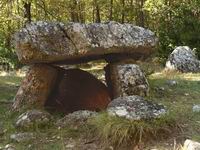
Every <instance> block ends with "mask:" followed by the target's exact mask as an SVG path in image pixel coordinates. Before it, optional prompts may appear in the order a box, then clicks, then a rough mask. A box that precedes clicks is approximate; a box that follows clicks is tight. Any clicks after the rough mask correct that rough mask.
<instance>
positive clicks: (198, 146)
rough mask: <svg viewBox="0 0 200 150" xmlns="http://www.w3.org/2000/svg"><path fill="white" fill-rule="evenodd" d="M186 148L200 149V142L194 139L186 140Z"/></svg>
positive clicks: (187, 149)
mask: <svg viewBox="0 0 200 150" xmlns="http://www.w3.org/2000/svg"><path fill="white" fill-rule="evenodd" d="M183 149H184V150H200V143H198V142H195V141H192V140H186V141H185V143H184V147H183Z"/></svg>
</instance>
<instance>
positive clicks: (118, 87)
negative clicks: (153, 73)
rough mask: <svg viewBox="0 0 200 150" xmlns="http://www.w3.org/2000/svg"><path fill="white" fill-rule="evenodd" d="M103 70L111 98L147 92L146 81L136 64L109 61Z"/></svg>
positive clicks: (142, 94)
mask: <svg viewBox="0 0 200 150" xmlns="http://www.w3.org/2000/svg"><path fill="white" fill-rule="evenodd" d="M105 71H106V82H107V84H108V88H109V90H110V93H111V96H112V98H117V97H122V96H131V95H140V96H146V95H147V94H148V92H149V84H148V81H147V79H146V77H145V75H144V73H143V72H142V70H141V69H140V67H139V66H138V65H135V64H123V63H110V64H108V65H107V66H106V67H105Z"/></svg>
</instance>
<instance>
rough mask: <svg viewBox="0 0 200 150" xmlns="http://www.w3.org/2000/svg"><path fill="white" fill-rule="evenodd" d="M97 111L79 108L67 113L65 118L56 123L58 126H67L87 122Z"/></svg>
mask: <svg viewBox="0 0 200 150" xmlns="http://www.w3.org/2000/svg"><path fill="white" fill-rule="evenodd" d="M96 115H97V112H94V111H88V110H79V111H75V112H73V113H70V114H68V115H66V116H65V117H64V118H62V119H60V120H58V121H57V123H56V125H57V126H58V127H66V126H68V125H72V126H73V127H74V125H77V124H80V125H81V124H82V123H84V122H86V121H87V120H88V119H89V118H92V117H95V116H96Z"/></svg>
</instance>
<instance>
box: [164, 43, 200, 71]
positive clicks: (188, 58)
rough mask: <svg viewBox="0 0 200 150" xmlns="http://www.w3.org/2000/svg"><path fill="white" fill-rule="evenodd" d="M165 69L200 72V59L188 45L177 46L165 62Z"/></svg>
mask: <svg viewBox="0 0 200 150" xmlns="http://www.w3.org/2000/svg"><path fill="white" fill-rule="evenodd" d="M166 69H169V70H177V71H180V72H194V73H195V72H200V61H199V60H198V59H197V57H196V56H195V54H194V52H193V51H192V50H191V49H190V48H189V47H188V46H179V47H177V48H176V49H175V50H174V51H173V52H172V53H171V54H170V56H169V58H168V61H167V62H166Z"/></svg>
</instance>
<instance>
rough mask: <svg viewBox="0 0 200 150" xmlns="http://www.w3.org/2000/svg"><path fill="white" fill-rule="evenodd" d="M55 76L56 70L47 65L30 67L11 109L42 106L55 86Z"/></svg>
mask: <svg viewBox="0 0 200 150" xmlns="http://www.w3.org/2000/svg"><path fill="white" fill-rule="evenodd" d="M57 75H58V71H57V69H56V68H54V67H51V66H49V65H44V64H36V65H33V66H32V67H30V70H29V71H28V73H27V75H26V77H25V78H24V80H23V81H22V83H21V86H20V88H19V90H18V92H17V94H16V96H15V101H14V104H13V109H14V110H20V109H22V108H24V107H27V108H28V107H31V108H32V107H33V106H34V107H42V106H44V104H45V102H46V100H47V99H48V97H49V94H50V93H51V91H52V89H53V87H54V85H55V82H56V80H57Z"/></svg>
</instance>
